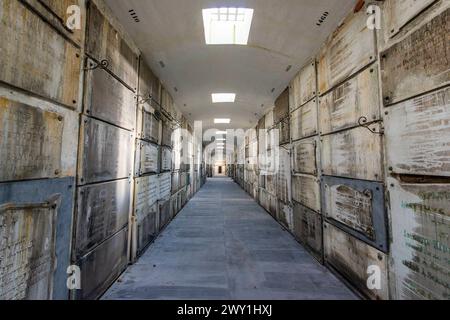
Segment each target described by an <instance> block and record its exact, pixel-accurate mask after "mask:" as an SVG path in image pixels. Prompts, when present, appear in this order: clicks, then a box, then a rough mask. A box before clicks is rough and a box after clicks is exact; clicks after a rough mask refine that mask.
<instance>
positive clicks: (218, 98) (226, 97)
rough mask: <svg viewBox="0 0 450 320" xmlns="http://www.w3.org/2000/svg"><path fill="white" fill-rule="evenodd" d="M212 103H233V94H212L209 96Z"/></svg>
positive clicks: (234, 96) (234, 95) (234, 97)
mask: <svg viewBox="0 0 450 320" xmlns="http://www.w3.org/2000/svg"><path fill="white" fill-rule="evenodd" d="M211 97H212V102H213V103H224V102H235V101H236V94H235V93H213V94H212V95H211Z"/></svg>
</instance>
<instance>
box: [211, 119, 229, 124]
mask: <svg viewBox="0 0 450 320" xmlns="http://www.w3.org/2000/svg"><path fill="white" fill-rule="evenodd" d="M230 122H231V119H214V123H215V124H229V123H230Z"/></svg>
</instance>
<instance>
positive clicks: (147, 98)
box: [137, 94, 153, 104]
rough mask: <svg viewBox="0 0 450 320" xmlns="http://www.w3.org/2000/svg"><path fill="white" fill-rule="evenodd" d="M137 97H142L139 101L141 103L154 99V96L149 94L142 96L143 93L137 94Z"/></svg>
mask: <svg viewBox="0 0 450 320" xmlns="http://www.w3.org/2000/svg"><path fill="white" fill-rule="evenodd" d="M137 97H138V98H142V100H139V101H138V103H139V104H144V103H146V102H149V101H152V100H153V99H152V96H151V95H150V94H149V95H148V96H145V95H144V96H142V95H139V94H138V95H137Z"/></svg>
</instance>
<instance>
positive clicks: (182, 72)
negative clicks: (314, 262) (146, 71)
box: [105, 0, 356, 129]
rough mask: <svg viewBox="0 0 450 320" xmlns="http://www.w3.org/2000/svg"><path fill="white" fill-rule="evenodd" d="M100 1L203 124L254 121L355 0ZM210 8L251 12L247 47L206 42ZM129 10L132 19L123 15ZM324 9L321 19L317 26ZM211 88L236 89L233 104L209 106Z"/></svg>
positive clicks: (243, 124)
mask: <svg viewBox="0 0 450 320" xmlns="http://www.w3.org/2000/svg"><path fill="white" fill-rule="evenodd" d="M105 1H106V3H107V5H108V6H109V7H110V9H111V10H112V11H113V13H114V14H115V15H116V17H117V18H118V19H119V21H120V22H121V23H122V24H123V25H124V27H125V29H126V30H127V31H128V32H129V34H130V35H131V37H132V38H133V39H134V41H135V42H136V44H137V45H138V46H139V48H140V49H141V51H142V54H143V56H144V58H145V60H146V61H147V62H148V64H149V65H150V66H151V67H152V69H153V70H154V72H155V73H156V74H157V75H158V76H159V77H160V79H161V81H162V82H163V84H164V85H165V87H166V88H167V89H168V90H169V92H170V93H171V94H172V96H173V97H174V99H175V102H176V104H177V106H178V107H179V108H180V109H181V111H182V112H183V113H184V114H185V115H186V116H187V118H188V119H189V120H190V121H195V120H201V121H203V127H204V129H208V128H216V127H217V128H218V129H224V128H231V129H235V128H244V129H245V128H250V127H251V126H253V125H254V124H255V123H256V122H257V120H258V119H259V118H260V117H261V116H262V115H263V114H264V112H265V111H266V110H267V108H270V107H271V106H273V103H274V100H275V99H276V97H277V96H278V95H279V94H280V93H281V92H282V91H283V90H284V89H285V88H286V86H287V85H288V83H289V81H290V80H291V79H292V78H293V77H294V76H295V74H296V73H297V72H298V70H299V69H300V68H301V67H302V66H303V65H304V64H305V63H307V62H308V59H309V58H310V57H311V56H312V55H314V54H316V53H317V52H318V50H319V48H320V46H321V45H322V44H323V42H324V41H325V40H326V38H327V36H328V35H329V34H330V33H331V32H332V31H333V30H334V29H335V28H336V27H337V25H338V24H339V22H340V21H342V19H343V18H344V17H345V15H346V14H347V13H348V12H349V11H350V10H351V9H352V7H353V6H354V5H355V2H356V1H355V0H234V1H230V0H222V1H213V0H127V1H123V0H105ZM214 7H244V8H253V9H254V16H253V23H252V27H251V30H250V37H249V43H248V45H247V46H234V45H206V44H205V36H204V29H203V19H202V9H205V8H214ZM131 9H133V10H134V12H135V13H136V14H137V16H138V17H139V22H135V19H134V18H132V17H131V16H130V13H129V10H131ZM324 12H328V13H329V14H328V17H327V19H326V20H325V22H324V23H323V24H322V25H321V26H318V25H317V22H318V20H319V19H320V17H321V16H322V15H323V13H324ZM160 62H162V64H163V65H164V67H162V66H161V63H160ZM288 66H291V68H290V70H289V71H286V70H287V68H288ZM175 87H176V88H177V91H176V90H175V89H174V88H175ZM215 92H233V93H236V94H237V97H236V102H235V103H232V104H229V103H225V104H212V101H211V93H215ZM214 118H230V119H231V124H230V125H214V123H213V119H214Z"/></svg>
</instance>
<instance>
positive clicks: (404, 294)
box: [229, 0, 450, 300]
mask: <svg viewBox="0 0 450 320" xmlns="http://www.w3.org/2000/svg"><path fill="white" fill-rule="evenodd" d="M374 5H375V6H374ZM449 10H450V9H449V2H448V1H412V0H402V1H397V0H387V1H383V2H381V1H373V2H372V3H366V5H365V6H364V7H363V8H362V9H361V10H360V11H358V12H351V13H349V15H348V16H347V17H346V18H345V19H344V21H342V23H341V25H340V26H339V27H338V29H337V30H335V32H334V33H333V34H332V35H330V37H329V39H328V40H327V41H326V43H324V44H323V46H322V49H321V50H320V51H319V52H318V53H317V55H315V56H314V57H311V61H310V62H308V63H307V64H306V65H305V67H304V68H303V69H302V70H301V71H300V72H299V73H298V75H296V76H295V78H294V79H293V80H292V81H291V83H290V85H289V87H288V90H289V115H286V113H284V112H281V109H282V107H281V106H280V105H279V104H280V101H283V100H284V99H283V95H284V93H283V94H282V96H280V98H279V99H277V101H276V102H275V106H274V108H273V110H272V111H270V112H269V113H268V114H266V115H265V116H264V117H263V118H262V119H261V120H260V121H259V123H258V125H257V126H256V127H255V128H254V129H256V130H257V131H258V132H260V133H259V135H261V137H260V138H259V139H258V140H257V144H258V145H257V146H256V148H257V149H258V150H259V156H263V159H264V158H265V159H266V161H264V163H261V162H259V163H258V164H257V165H255V166H251V167H249V165H248V159H249V158H250V159H251V158H252V156H253V155H252V154H251V153H249V152H247V149H249V150H251V149H253V148H255V147H252V141H253V140H251V139H247V140H246V141H245V143H243V144H242V145H239V146H238V147H237V148H236V150H235V153H234V155H233V156H231V157H230V159H234V160H235V162H234V163H235V164H230V170H229V172H230V176H232V177H234V179H235V181H236V182H237V183H239V184H240V185H241V186H242V187H243V188H244V189H245V190H247V192H249V193H250V194H251V195H252V196H253V197H254V198H255V199H258V201H259V203H260V205H261V206H263V207H264V208H265V209H266V210H267V211H268V212H269V213H270V214H271V215H272V216H274V217H275V218H276V219H277V220H278V221H279V222H280V223H281V224H282V225H283V226H285V227H286V228H287V229H288V230H289V231H290V232H291V233H292V234H293V236H294V237H295V238H296V239H298V241H300V242H301V243H302V244H304V246H305V247H306V248H307V249H308V250H309V251H310V252H311V254H313V255H314V256H315V257H316V258H317V259H318V260H319V261H321V262H323V263H324V264H325V265H327V266H328V267H329V268H331V269H332V270H334V271H335V272H337V273H339V274H340V275H342V276H343V277H344V278H345V279H346V280H347V281H348V283H349V284H350V285H351V286H353V287H354V288H356V289H357V290H358V291H359V292H360V293H361V294H362V295H363V296H365V297H367V298H370V299H444V300H446V299H449V298H450V295H449V293H450V292H449V285H450V278H449V270H450V267H449V258H450V257H449V253H450V251H449V247H450V243H449V238H450V237H449V234H450V228H449V212H448V208H449V203H448V200H449V188H450V180H449V178H448V177H449V176H450V171H449V169H450V167H449V161H450V148H449V143H448V137H449V134H448V133H447V132H448V123H449V106H450V103H449V102H450V100H449V88H448V85H449V80H450V76H449V75H450V73H449V72H450V71H449V70H450V69H449V63H448V61H449V59H450V57H449V52H450V50H449V49H450V48H449V46H450V41H448V40H449V39H448V34H449V21H450V19H449V17H448V14H449ZM378 13H379V15H378ZM374 17H379V18H380V20H377V19H374ZM368 22H369V23H368ZM375 22H379V27H380V28H377V26H376V25H375V24H374V25H373V26H374V28H371V27H370V26H371V25H372V24H371V23H375ZM280 115H281V116H280ZM284 117H285V118H284ZM284 123H289V124H290V127H288V128H287V129H285V128H286V126H285V125H284ZM259 129H265V130H268V132H264V131H260V130H259ZM273 129H279V134H278V135H279V136H280V137H284V136H286V133H285V132H284V131H285V130H290V141H287V140H285V139H284V138H280V139H279V142H280V147H279V148H278V150H275V149H276V148H274V146H273V145H270V141H273V139H271V138H270V136H273V134H271V131H273ZM273 153H275V154H278V155H279V160H278V169H279V170H276V171H275V172H270V170H267V166H268V163H269V164H270V163H271V162H272V157H273V155H272V154H273ZM285 158H287V160H286V159H285ZM267 159H269V160H267ZM239 160H241V161H239ZM273 161H274V160H273ZM242 163H245V165H242ZM289 166H290V167H289ZM272 167H273V166H272ZM286 167H287V168H289V169H286ZM272 169H274V168H272ZM286 170H288V172H290V178H288V179H286V177H285V175H286V174H285V172H286ZM253 172H255V173H256V175H254V174H253ZM286 180H290V185H288V189H290V192H287V193H286V191H285V190H284V187H285V184H284V181H286ZM286 194H287V195H288V198H286ZM371 276H376V278H374V277H371ZM374 279H376V280H374Z"/></svg>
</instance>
